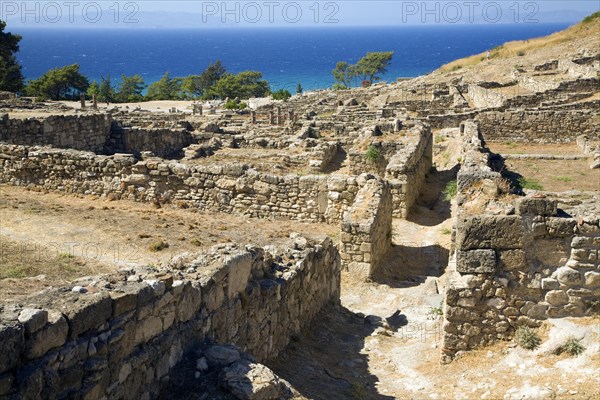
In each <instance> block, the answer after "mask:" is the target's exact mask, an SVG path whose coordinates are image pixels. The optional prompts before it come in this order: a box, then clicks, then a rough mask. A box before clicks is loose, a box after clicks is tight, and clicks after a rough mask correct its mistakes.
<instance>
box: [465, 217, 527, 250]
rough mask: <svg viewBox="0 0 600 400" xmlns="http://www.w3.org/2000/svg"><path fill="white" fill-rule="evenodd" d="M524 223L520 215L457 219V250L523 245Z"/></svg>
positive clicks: (517, 247)
mask: <svg viewBox="0 0 600 400" xmlns="http://www.w3.org/2000/svg"><path fill="white" fill-rule="evenodd" d="M524 232H525V231H524V225H523V222H522V221H521V217H520V216H513V215H510V216H488V215H486V216H474V217H466V218H464V219H462V220H460V221H459V223H458V229H457V233H456V245H457V249H458V250H462V251H466V250H474V249H496V250H511V249H521V248H522V247H523V236H524Z"/></svg>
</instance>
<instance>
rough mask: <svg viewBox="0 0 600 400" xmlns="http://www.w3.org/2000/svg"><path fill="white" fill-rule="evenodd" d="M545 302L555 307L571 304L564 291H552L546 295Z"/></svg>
mask: <svg viewBox="0 0 600 400" xmlns="http://www.w3.org/2000/svg"><path fill="white" fill-rule="evenodd" d="M545 300H546V302H547V303H548V304H551V305H553V306H562V305H565V304H567V303H568V302H569V296H567V294H566V293H565V292H564V291H562V290H551V291H549V292H548V293H546V297H545Z"/></svg>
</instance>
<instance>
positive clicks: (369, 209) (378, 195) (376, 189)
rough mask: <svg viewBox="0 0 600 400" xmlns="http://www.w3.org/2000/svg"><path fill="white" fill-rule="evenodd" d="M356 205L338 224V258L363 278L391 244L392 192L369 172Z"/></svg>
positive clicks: (357, 197)
mask: <svg viewBox="0 0 600 400" xmlns="http://www.w3.org/2000/svg"><path fill="white" fill-rule="evenodd" d="M360 178H361V179H369V178H370V179H369V180H368V181H367V182H366V184H365V185H364V186H363V187H362V189H361V190H360V191H359V192H358V194H357V195H356V202H355V204H354V205H353V206H352V207H351V208H350V209H349V210H348V212H347V213H345V215H344V219H343V221H342V224H341V230H342V234H341V257H342V260H343V261H344V264H346V266H347V268H348V271H349V273H350V274H352V275H353V276H354V277H357V278H359V279H362V280H367V279H369V278H371V277H372V276H373V275H374V274H376V273H377V272H378V271H377V270H378V268H379V267H380V266H381V262H382V260H383V258H384V257H385V256H386V254H387V253H388V251H389V250H390V249H391V247H392V195H391V192H390V189H389V186H388V184H387V183H386V182H385V181H380V180H377V179H375V178H373V177H372V176H369V175H366V174H365V175H362V176H361V177H360Z"/></svg>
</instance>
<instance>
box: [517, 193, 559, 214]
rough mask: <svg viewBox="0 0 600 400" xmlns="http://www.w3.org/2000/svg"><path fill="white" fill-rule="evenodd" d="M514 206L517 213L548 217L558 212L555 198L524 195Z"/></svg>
mask: <svg viewBox="0 0 600 400" xmlns="http://www.w3.org/2000/svg"><path fill="white" fill-rule="evenodd" d="M516 206H517V207H516V209H517V213H519V214H520V215H542V216H548V217H550V216H555V215H556V214H557V212H558V210H557V206H558V201H557V200H549V199H543V198H540V199H538V198H530V197H525V198H522V199H520V200H519V201H518V202H517V204H516Z"/></svg>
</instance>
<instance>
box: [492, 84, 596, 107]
mask: <svg viewBox="0 0 600 400" xmlns="http://www.w3.org/2000/svg"><path fill="white" fill-rule="evenodd" d="M536 81H537V80H536ZM528 82H529V83H530V85H531V86H529V88H530V89H531V90H535V91H536V93H533V94H528V95H521V96H515V97H512V98H510V99H507V100H506V101H505V102H504V107H505V108H507V109H509V108H523V107H540V106H541V105H543V104H544V103H549V102H554V103H557V104H562V103H568V102H571V101H575V100H578V99H579V98H582V96H589V95H591V94H592V93H594V92H596V91H598V88H599V85H600V81H598V79H576V80H573V81H567V82H561V83H560V84H559V85H558V87H556V88H554V89H550V90H545V91H544V89H548V86H545V85H548V84H549V83H547V82H544V81H539V82H541V83H539V85H538V86H535V85H534V84H533V83H532V82H531V81H528ZM575 107H579V109H583V108H587V107H585V106H584V105H582V104H579V105H575Z"/></svg>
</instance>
